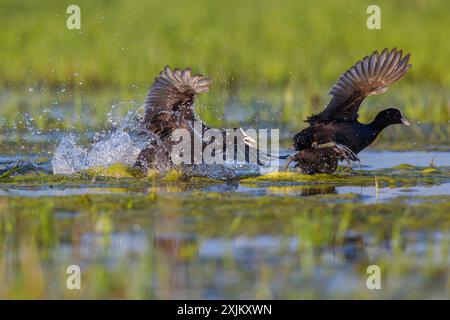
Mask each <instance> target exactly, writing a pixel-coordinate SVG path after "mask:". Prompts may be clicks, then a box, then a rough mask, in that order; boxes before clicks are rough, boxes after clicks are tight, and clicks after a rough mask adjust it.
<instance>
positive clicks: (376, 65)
mask: <svg viewBox="0 0 450 320" xmlns="http://www.w3.org/2000/svg"><path fill="white" fill-rule="evenodd" d="M409 58H410V54H407V55H406V56H405V57H403V53H402V51H401V50H400V51H397V49H396V48H394V49H392V50H391V51H388V49H384V50H383V51H382V52H381V54H378V51H375V52H374V53H372V54H371V55H370V56H366V57H364V58H363V59H362V60H361V61H358V62H357V63H356V64H355V65H354V66H353V67H351V68H350V69H349V70H347V71H346V72H345V73H344V74H342V75H341V77H340V78H339V80H338V82H337V83H336V84H335V85H334V86H333V88H332V89H331V91H330V95H332V98H331V100H330V102H329V103H328V105H327V106H326V107H325V109H324V110H323V111H322V112H321V113H319V114H317V115H314V116H311V117H309V118H308V119H307V120H306V121H307V122H309V123H317V122H327V121H331V120H343V121H352V120H355V119H357V118H358V109H359V106H360V104H361V102H362V101H363V100H364V98H365V97H367V96H369V95H375V94H382V93H384V92H386V91H387V89H388V86H389V85H391V84H392V83H394V82H396V81H397V80H399V79H400V78H401V77H403V76H404V75H405V73H406V71H408V69H409V68H410V67H411V64H408V62H409Z"/></svg>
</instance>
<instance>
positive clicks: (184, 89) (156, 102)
mask: <svg viewBox="0 0 450 320" xmlns="http://www.w3.org/2000/svg"><path fill="white" fill-rule="evenodd" d="M210 83H211V79H210V78H208V77H205V76H203V75H192V71H191V69H190V68H187V69H184V70H179V69H174V70H172V69H171V68H170V67H169V66H166V67H165V68H164V70H163V71H162V72H161V73H160V74H159V75H158V76H157V77H156V78H155V81H154V82H153V85H152V87H151V88H150V91H149V93H148V94H147V97H146V98H145V101H144V107H145V119H144V120H145V122H146V123H147V122H149V121H152V120H154V118H155V117H158V116H160V115H161V114H164V113H169V114H170V113H172V114H173V112H176V111H178V110H179V109H180V107H182V106H185V107H187V110H184V111H183V112H184V113H189V111H191V112H190V113H191V114H192V115H193V110H192V105H193V102H194V100H195V98H196V97H197V96H198V95H199V94H201V93H204V92H206V91H208V89H209V84H210ZM191 120H194V119H191Z"/></svg>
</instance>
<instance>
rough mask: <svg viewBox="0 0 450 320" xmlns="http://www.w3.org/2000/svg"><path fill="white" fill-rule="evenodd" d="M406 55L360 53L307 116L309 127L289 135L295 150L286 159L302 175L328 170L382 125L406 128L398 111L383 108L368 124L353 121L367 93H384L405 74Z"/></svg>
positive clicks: (353, 152)
mask: <svg viewBox="0 0 450 320" xmlns="http://www.w3.org/2000/svg"><path fill="white" fill-rule="evenodd" d="M409 58H410V54H407V55H406V56H404V57H403V53H402V51H401V50H400V51H397V49H395V48H394V49H392V50H391V51H389V50H388V49H384V50H383V51H382V52H381V54H379V53H378V51H375V52H374V53H372V54H371V55H370V56H366V57H364V58H363V59H362V60H361V61H358V62H357V63H356V64H355V65H354V66H353V67H351V68H350V69H349V70H347V71H346V72H345V73H344V74H342V75H341V77H340V78H339V80H338V82H337V83H336V84H335V85H334V86H333V88H332V89H331V91H330V95H331V96H332V98H331V100H330V102H329V103H328V104H327V106H326V107H325V109H324V110H323V111H322V112H320V113H319V114H316V115H313V116H311V117H308V118H307V120H306V122H308V123H309V127H307V128H306V129H303V130H302V131H300V132H299V133H297V134H296V135H295V136H294V139H293V140H294V147H295V150H296V151H297V153H296V154H295V155H293V156H291V157H289V158H288V161H287V164H286V168H287V167H288V166H289V164H290V163H292V162H293V163H295V167H296V168H298V170H299V171H300V172H302V173H307V174H316V173H332V172H334V171H335V170H336V168H337V164H338V160H346V161H348V162H350V161H359V159H358V156H357V154H358V153H359V152H360V151H361V150H363V149H364V148H366V147H367V146H369V145H370V144H371V143H372V142H373V141H374V140H375V138H376V137H377V136H378V134H379V133H380V132H381V131H383V129H384V128H386V127H388V126H390V125H392V124H404V125H407V126H409V125H410V124H409V122H408V120H406V119H405V117H404V116H403V115H402V113H401V112H400V111H399V110H398V109H394V108H389V109H385V110H383V111H381V112H380V113H378V114H377V116H376V117H375V119H374V120H373V121H372V122H371V123H369V124H362V123H360V122H359V121H358V109H359V106H360V105H361V102H362V101H363V100H364V98H366V97H367V96H370V95H378V94H382V93H384V92H386V91H387V89H388V86H389V85H391V84H392V83H394V82H396V81H397V80H399V79H400V78H401V77H403V76H404V75H405V73H406V72H407V71H408V69H409V68H410V67H411V64H408V62H409Z"/></svg>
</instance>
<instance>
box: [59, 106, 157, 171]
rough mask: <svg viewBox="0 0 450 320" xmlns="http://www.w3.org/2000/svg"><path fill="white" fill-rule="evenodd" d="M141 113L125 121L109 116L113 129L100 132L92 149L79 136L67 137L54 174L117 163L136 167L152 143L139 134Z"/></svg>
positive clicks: (94, 140)
mask: <svg viewBox="0 0 450 320" xmlns="http://www.w3.org/2000/svg"><path fill="white" fill-rule="evenodd" d="M113 109H114V108H113ZM138 111H139V110H136V111H134V112H129V113H128V114H127V115H126V117H125V119H123V120H122V121H119V120H118V119H114V120H113V117H112V113H109V114H108V121H109V122H110V123H111V124H112V128H111V129H110V130H108V131H106V132H101V133H96V134H95V135H94V139H93V142H92V144H91V145H90V146H83V145H82V144H81V143H80V140H81V139H80V136H79V135H78V134H75V133H69V134H68V135H66V136H65V137H64V138H63V139H62V141H61V142H60V144H59V145H58V147H57V148H56V150H55V154H54V156H53V159H52V168H53V173H54V174H73V173H76V172H78V171H80V170H85V169H88V168H91V167H97V166H100V167H108V166H110V165H112V164H114V163H122V164H124V165H127V166H131V165H133V164H134V163H135V161H136V159H137V157H138V155H139V153H140V152H141V150H143V149H144V148H145V147H146V146H147V145H148V144H149V142H150V140H149V139H148V137H146V136H140V135H139V132H140V131H141V130H140V122H139V117H138V116H137V114H138Z"/></svg>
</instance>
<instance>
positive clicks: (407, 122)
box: [400, 118, 411, 127]
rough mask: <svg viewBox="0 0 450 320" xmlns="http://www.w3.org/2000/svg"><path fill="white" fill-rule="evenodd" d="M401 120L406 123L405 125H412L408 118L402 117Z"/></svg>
mask: <svg viewBox="0 0 450 320" xmlns="http://www.w3.org/2000/svg"><path fill="white" fill-rule="evenodd" d="M400 121H401V122H402V123H403V124H404V125H405V126H408V127H409V126H410V125H411V123H409V121H408V120H407V119H406V118H401V119H400Z"/></svg>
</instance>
